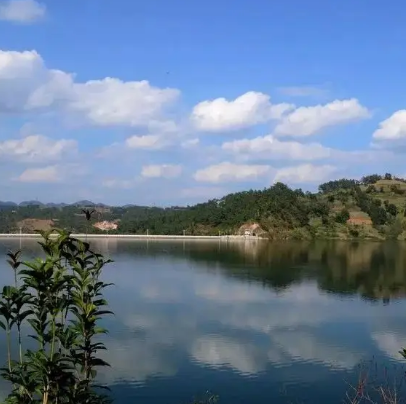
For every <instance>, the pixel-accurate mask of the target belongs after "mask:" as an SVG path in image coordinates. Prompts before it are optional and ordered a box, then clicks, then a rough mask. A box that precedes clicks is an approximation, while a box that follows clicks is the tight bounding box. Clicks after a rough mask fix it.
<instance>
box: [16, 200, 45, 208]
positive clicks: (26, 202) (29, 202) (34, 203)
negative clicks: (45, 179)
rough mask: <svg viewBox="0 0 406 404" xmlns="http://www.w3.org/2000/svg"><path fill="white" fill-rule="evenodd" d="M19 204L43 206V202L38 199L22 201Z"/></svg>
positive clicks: (23, 205)
mask: <svg viewBox="0 0 406 404" xmlns="http://www.w3.org/2000/svg"><path fill="white" fill-rule="evenodd" d="M19 206H22V207H25V206H44V204H43V203H42V202H40V201H23V202H21V203H20V204H19Z"/></svg>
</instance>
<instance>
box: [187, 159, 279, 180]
mask: <svg viewBox="0 0 406 404" xmlns="http://www.w3.org/2000/svg"><path fill="white" fill-rule="evenodd" d="M270 172H271V167H270V166H268V165H248V164H234V163H230V162H223V163H220V164H214V165H211V166H208V167H206V168H203V169H201V170H197V171H196V173H195V174H194V179H195V180H196V181H199V182H212V183H220V182H227V181H248V180H256V179H258V178H261V177H264V176H267V175H269V174H270Z"/></svg>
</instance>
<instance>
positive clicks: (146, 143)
mask: <svg viewBox="0 0 406 404" xmlns="http://www.w3.org/2000/svg"><path fill="white" fill-rule="evenodd" d="M165 143H166V142H165V139H163V138H162V137H161V136H158V135H143V136H137V135H134V136H131V137H129V138H127V139H126V141H125V145H126V146H127V147H128V148H130V149H151V150H154V149H161V148H162V147H164V146H165Z"/></svg>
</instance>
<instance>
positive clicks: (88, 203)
mask: <svg viewBox="0 0 406 404" xmlns="http://www.w3.org/2000/svg"><path fill="white" fill-rule="evenodd" d="M70 206H78V207H84V206H88V207H90V206H92V207H99V208H107V207H108V206H109V205H106V204H104V203H94V202H92V201H87V200H83V201H78V202H75V203H72V204H71V205H70Z"/></svg>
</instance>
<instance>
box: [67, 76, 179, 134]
mask: <svg viewBox="0 0 406 404" xmlns="http://www.w3.org/2000/svg"><path fill="white" fill-rule="evenodd" d="M178 95H179V91H178V90H175V89H161V88H157V87H153V86H151V85H150V83H149V82H148V81H146V80H143V81H128V82H124V81H121V80H119V79H116V78H110V77H107V78H105V79H103V80H92V81H88V82H86V83H84V84H74V86H73V89H72V93H71V102H70V103H69V107H70V108H71V109H72V110H75V111H79V112H82V113H83V114H84V115H85V116H86V117H87V118H88V119H89V120H90V122H92V123H94V124H96V125H102V126H103V125H129V126H137V125H146V124H148V123H150V121H153V120H155V119H156V118H157V116H158V115H159V113H160V112H161V111H162V109H163V107H164V106H165V105H167V104H170V103H172V102H173V101H175V100H176V99H177V97H178Z"/></svg>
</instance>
